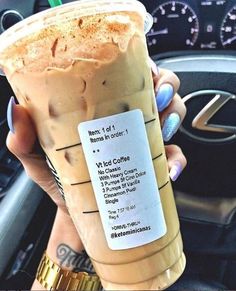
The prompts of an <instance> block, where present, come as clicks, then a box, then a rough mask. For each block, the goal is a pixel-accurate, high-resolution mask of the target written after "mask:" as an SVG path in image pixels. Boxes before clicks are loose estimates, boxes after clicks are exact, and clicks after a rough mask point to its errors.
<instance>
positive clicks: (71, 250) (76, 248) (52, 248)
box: [46, 209, 84, 270]
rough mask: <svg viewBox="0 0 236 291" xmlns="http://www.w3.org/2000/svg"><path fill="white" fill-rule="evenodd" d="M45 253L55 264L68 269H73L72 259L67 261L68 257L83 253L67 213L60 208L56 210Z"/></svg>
mask: <svg viewBox="0 0 236 291" xmlns="http://www.w3.org/2000/svg"><path fill="white" fill-rule="evenodd" d="M46 253H47V255H48V256H49V257H50V258H51V260H53V261H54V262H55V263H56V264H58V265H60V266H63V267H64V268H65V269H68V270H72V269H73V264H72V263H73V260H70V261H69V262H68V260H69V258H70V257H71V256H72V255H73V254H74V256H75V254H83V253H84V246H83V243H82V241H81V239H80V237H79V235H78V233H77V230H76V228H75V226H74V224H73V222H72V220H71V218H70V216H69V214H67V213H65V212H64V211H62V210H60V209H58V210H57V214H56V217H55V221H54V225H53V228H52V232H51V235H50V238H49V241H48V245H47V249H46ZM66 258H67V259H66ZM71 262H72V263H71Z"/></svg>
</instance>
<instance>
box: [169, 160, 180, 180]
mask: <svg viewBox="0 0 236 291" xmlns="http://www.w3.org/2000/svg"><path fill="white" fill-rule="evenodd" d="M182 171H183V168H182V165H181V163H180V162H179V161H176V162H175V163H174V165H173V166H172V168H171V169H170V173H169V176H170V178H171V180H172V181H176V180H177V179H178V177H179V175H180V174H181V173H182Z"/></svg>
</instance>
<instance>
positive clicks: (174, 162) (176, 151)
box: [165, 145, 187, 181]
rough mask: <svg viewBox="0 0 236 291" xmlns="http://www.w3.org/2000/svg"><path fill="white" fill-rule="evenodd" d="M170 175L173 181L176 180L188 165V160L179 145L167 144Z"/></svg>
mask: <svg viewBox="0 0 236 291" xmlns="http://www.w3.org/2000/svg"><path fill="white" fill-rule="evenodd" d="M165 150H166V157H167V163H168V167H169V176H170V178H171V180H172V181H176V180H177V178H178V177H179V175H180V174H181V173H182V171H183V169H184V168H185V167H186V165H187V160H186V158H185V156H184V154H183V152H182V150H181V149H180V147H178V146H177V145H167V146H165Z"/></svg>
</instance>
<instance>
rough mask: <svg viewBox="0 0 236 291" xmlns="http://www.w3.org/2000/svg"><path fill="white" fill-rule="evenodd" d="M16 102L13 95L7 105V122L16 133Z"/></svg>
mask: <svg viewBox="0 0 236 291" xmlns="http://www.w3.org/2000/svg"><path fill="white" fill-rule="evenodd" d="M15 104H16V103H15V99H14V97H11V99H10V101H9V103H8V106H7V123H8V127H9V129H10V131H11V132H12V133H15V129H14V124H13V108H14V105H15Z"/></svg>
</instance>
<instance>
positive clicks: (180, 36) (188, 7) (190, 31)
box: [142, 0, 236, 55]
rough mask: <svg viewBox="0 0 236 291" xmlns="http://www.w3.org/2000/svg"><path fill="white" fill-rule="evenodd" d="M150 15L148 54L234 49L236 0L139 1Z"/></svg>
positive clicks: (235, 39) (235, 42)
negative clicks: (151, 21) (151, 18)
mask: <svg viewBox="0 0 236 291" xmlns="http://www.w3.org/2000/svg"><path fill="white" fill-rule="evenodd" d="M142 2H143V3H144V5H145V6H146V8H147V10H148V12H149V13H150V14H151V15H152V16H153V26H152V28H151V30H150V31H149V33H148V34H147V43H148V47H149V52H150V54H151V55H154V54H157V53H163V52H169V51H181V50H182V51H183V50H235V49H236V0H177V1H170V0H159V1H153V0H151V1H149V0H143V1H142Z"/></svg>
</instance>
